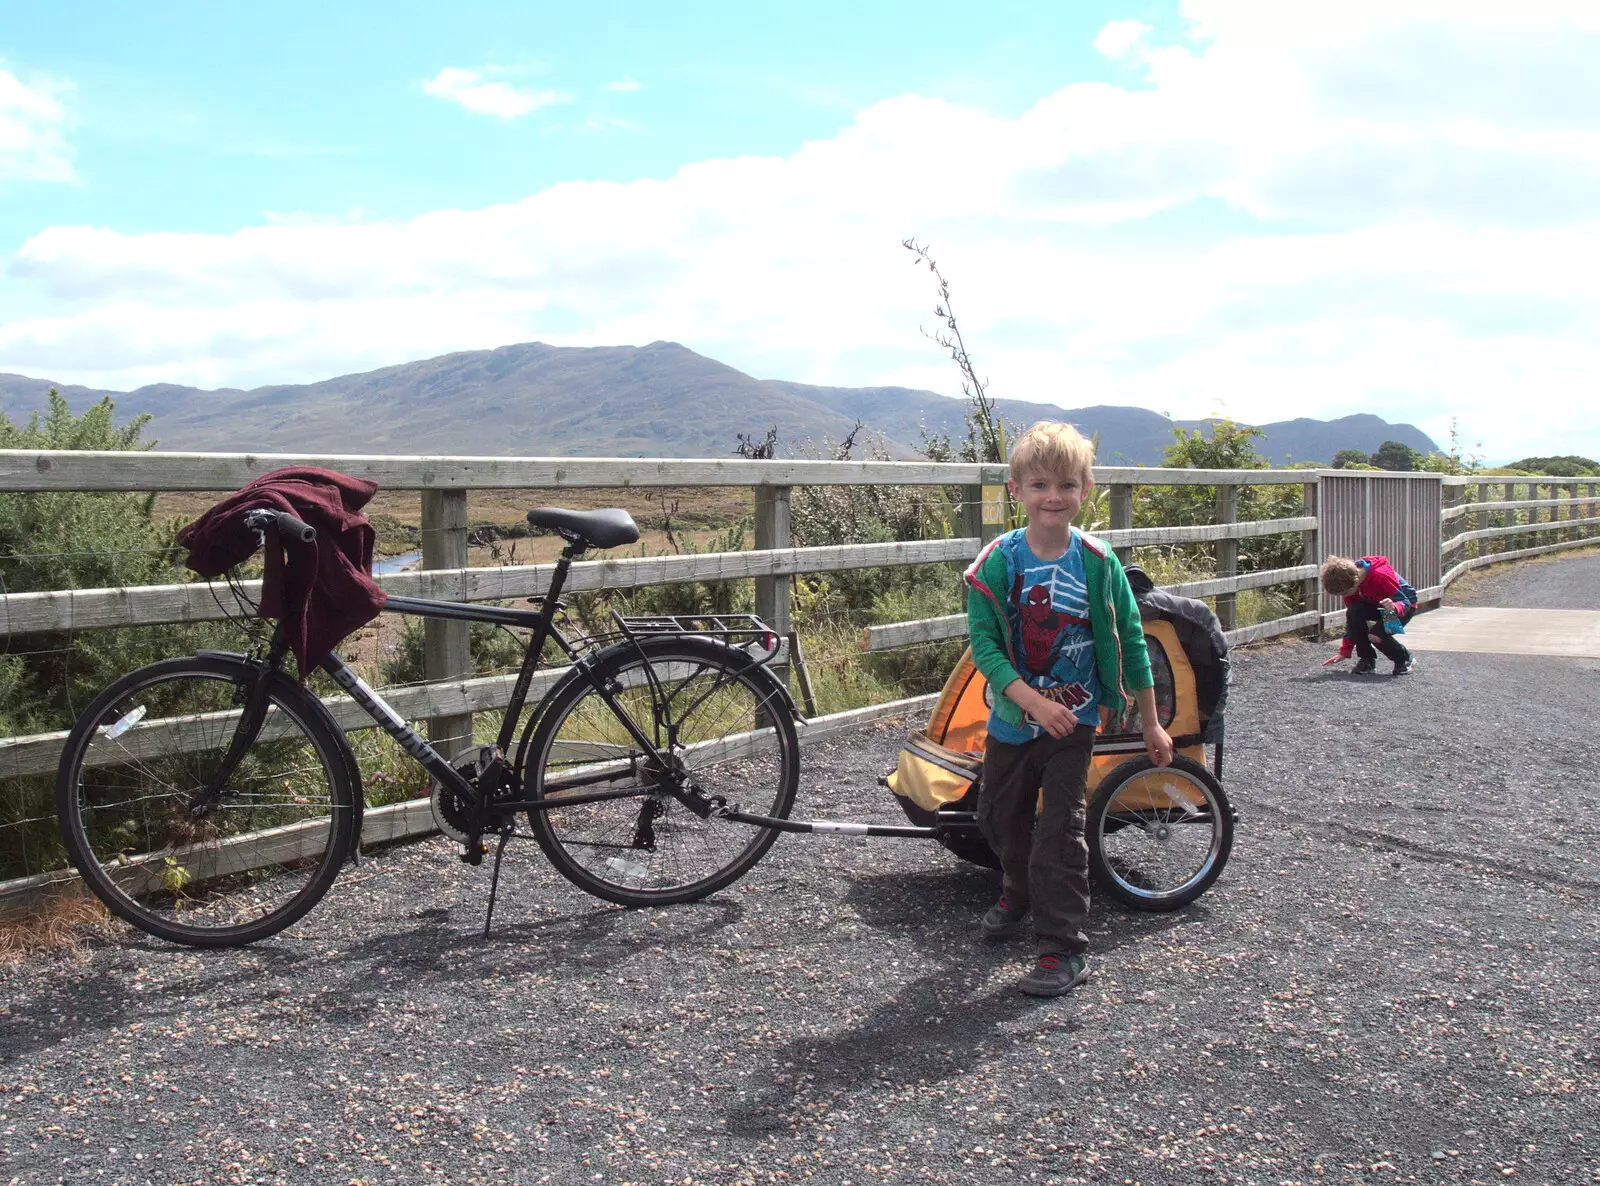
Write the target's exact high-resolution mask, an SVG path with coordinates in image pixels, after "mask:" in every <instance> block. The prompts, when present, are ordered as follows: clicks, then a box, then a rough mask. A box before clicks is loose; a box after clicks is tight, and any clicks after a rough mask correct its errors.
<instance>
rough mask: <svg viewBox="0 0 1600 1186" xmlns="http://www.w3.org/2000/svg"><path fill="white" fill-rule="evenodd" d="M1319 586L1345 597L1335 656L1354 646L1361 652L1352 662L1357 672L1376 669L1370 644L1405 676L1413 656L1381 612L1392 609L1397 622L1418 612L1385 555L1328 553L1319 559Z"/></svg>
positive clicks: (1413, 598)
mask: <svg viewBox="0 0 1600 1186" xmlns="http://www.w3.org/2000/svg"><path fill="white" fill-rule="evenodd" d="M1322 588H1323V589H1324V590H1325V591H1326V592H1328V593H1332V594H1333V595H1334V596H1336V597H1343V598H1344V607H1345V608H1344V622H1345V626H1344V641H1343V642H1342V643H1341V644H1340V645H1339V656H1338V657H1339V658H1340V659H1343V658H1347V657H1348V656H1349V654H1350V649H1351V648H1352V647H1354V649H1355V652H1356V654H1357V655H1359V656H1360V658H1359V659H1358V660H1357V662H1356V666H1355V673H1356V674H1357V675H1371V674H1372V672H1373V671H1374V670H1376V668H1377V666H1378V656H1377V654H1376V653H1375V651H1374V649H1373V644H1374V643H1376V644H1377V650H1380V651H1382V652H1383V653H1384V655H1385V657H1387V658H1388V659H1391V660H1392V661H1393V662H1394V674H1395V675H1408V674H1409V673H1410V672H1412V671H1414V670H1415V669H1416V660H1414V659H1413V658H1412V657H1411V652H1410V651H1409V650H1407V649H1406V645H1405V643H1403V642H1401V641H1400V639H1399V638H1397V637H1396V636H1395V635H1394V634H1391V633H1390V632H1389V631H1388V630H1386V629H1384V624H1383V618H1384V611H1385V610H1387V611H1389V612H1390V613H1393V614H1394V615H1395V616H1396V617H1397V618H1398V619H1399V621H1400V623H1401V625H1402V626H1403V625H1404V624H1405V623H1406V622H1407V621H1409V620H1410V618H1411V615H1412V614H1414V613H1416V610H1417V602H1416V594H1415V592H1414V591H1412V589H1411V586H1410V585H1408V584H1406V583H1405V581H1403V580H1401V579H1400V574H1399V573H1397V572H1395V570H1394V566H1393V565H1392V564H1390V563H1389V558H1388V557H1387V556H1363V557H1361V558H1360V559H1359V560H1351V559H1349V558H1348V557H1345V556H1329V557H1328V558H1327V559H1326V560H1324V561H1323V562H1322ZM1335 661H1336V660H1330V662H1335Z"/></svg>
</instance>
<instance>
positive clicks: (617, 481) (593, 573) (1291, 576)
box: [0, 450, 1600, 903]
mask: <svg viewBox="0 0 1600 1186" xmlns="http://www.w3.org/2000/svg"><path fill="white" fill-rule="evenodd" d="M286 465H314V466H321V467H325V468H329V469H336V470H340V471H342V472H344V473H348V474H353V475H356V476H359V477H364V478H370V479H372V480H374V481H376V482H377V483H378V484H379V485H380V486H381V487H383V488H385V489H388V490H414V491H417V492H418V493H419V496H420V499H421V521H422V570H421V571H417V572H406V573H397V574H391V575H385V576H381V577H379V578H377V579H378V583H379V584H380V585H382V586H383V587H384V588H385V589H386V590H387V591H389V592H391V593H394V594H401V595H407V596H419V597H434V598H446V599H452V600H463V601H498V600H507V599H517V598H529V597H536V596H538V595H539V594H541V593H543V592H544V590H545V589H546V588H547V587H548V584H549V580H550V576H551V573H552V571H553V567H554V566H553V565H549V564H536V565H521V566H511V567H497V568H471V567H468V566H467V554H468V552H467V545H468V516H467V495H468V492H469V491H471V490H518V489H526V490H539V491H541V492H550V491H560V490H563V489H576V488H612V489H627V490H632V489H639V488H666V487H711V486H717V487H748V488H749V489H750V490H751V492H752V501H753V514H754V522H755V548H754V550H751V551H742V552H722V553H708V554H700V555H680V556H660V557H642V558H627V559H602V560H593V561H583V562H579V563H577V564H575V565H574V566H573V569H572V573H571V577H570V582H569V585H568V588H569V589H571V590H573V591H575V592H576V591H584V590H600V589H635V588H639V587H643V586H648V585H663V584H674V583H682V582H692V581H721V580H735V579H745V578H750V579H753V580H754V582H755V589H756V609H757V612H758V613H759V614H760V615H761V616H762V617H763V618H765V619H766V620H767V621H768V622H769V623H770V624H771V625H772V626H773V627H775V628H776V630H777V631H778V632H779V633H780V634H785V635H787V634H788V633H789V632H790V630H791V625H792V623H791V620H790V594H791V584H792V581H793V578H794V577H795V576H797V575H800V574H811V573H827V572H839V571H845V570H849V569H863V568H879V567H889V566H899V565H919V564H937V563H949V562H965V561H967V560H970V559H971V558H972V557H973V556H974V555H975V554H976V553H977V550H978V549H979V548H980V547H981V546H982V544H983V543H984V542H985V541H986V540H988V539H991V538H993V537H994V535H996V534H997V533H998V532H999V531H1000V530H1001V529H1002V527H1001V518H1002V510H1001V506H1002V500H1001V493H1002V490H1003V484H1004V480H1005V476H1006V475H1005V470H1004V468H1003V467H997V466H983V465H972V464H940V463H933V462H830V461H747V460H734V459H730V460H703V461H699V460H653V459H616V458H506V457H392V456H370V457H348V456H318V455H310V456H306V455H261V454H255V455H251V454H212V453H125V452H109V453H95V452H76V451H65V452H38V451H21V450H0V492H48V491H155V492H178V491H215V492H225V491H231V490H234V489H237V488H238V487H240V486H242V485H244V484H245V483H246V482H249V481H250V480H252V479H254V478H256V477H259V476H261V475H262V474H264V473H266V472H268V471H270V470H273V469H277V468H279V467H281V466H286ZM1095 479H1096V482H1097V484H1098V485H1100V486H1102V487H1105V488H1107V490H1108V500H1107V501H1108V505H1109V511H1110V525H1109V528H1108V529H1106V530H1101V531H1099V532H1097V534H1098V536H1099V537H1100V538H1101V539H1103V540H1104V541H1105V542H1106V543H1107V544H1108V545H1109V546H1111V547H1112V548H1114V549H1115V550H1116V551H1117V553H1118V554H1119V555H1121V556H1122V557H1123V558H1124V559H1126V558H1127V557H1128V556H1129V555H1130V554H1131V552H1132V549H1134V548H1136V547H1141V546H1149V545H1159V544H1196V543H1213V544H1215V545H1216V559H1217V563H1216V575H1215V576H1214V577H1210V578H1207V579H1205V580H1200V581H1193V582H1188V583H1186V584H1182V585H1175V586H1170V588H1171V589H1172V591H1173V592H1176V593H1181V594H1185V595H1188V596H1192V597H1207V598H1214V599H1215V605H1216V610H1217V614H1218V617H1219V618H1220V619H1221V621H1222V625H1223V627H1224V630H1225V631H1226V633H1227V634H1228V637H1229V639H1230V641H1231V642H1233V643H1236V644H1237V643H1243V642H1248V641H1251V640H1253V639H1259V638H1264V637H1269V636H1272V635H1277V634H1283V633H1288V632H1291V631H1297V630H1306V629H1310V630H1313V631H1317V630H1320V629H1322V628H1323V627H1324V626H1328V625H1333V624H1334V621H1335V619H1336V618H1337V617H1338V615H1337V614H1336V613H1333V612H1329V611H1330V607H1328V606H1327V605H1325V604H1323V603H1322V602H1321V601H1320V600H1319V594H1318V591H1317V584H1316V577H1317V566H1318V561H1319V560H1320V558H1321V556H1322V554H1323V552H1324V551H1325V550H1330V549H1329V543H1330V541H1335V542H1337V544H1338V546H1339V547H1340V548H1343V549H1347V550H1348V551H1350V552H1354V553H1357V554H1360V553H1362V552H1366V551H1374V550H1384V549H1383V548H1379V547H1375V546H1374V545H1375V544H1384V545H1386V546H1387V547H1388V549H1389V551H1390V553H1391V554H1393V555H1395V556H1396V558H1397V559H1399V558H1402V557H1403V558H1405V559H1404V560H1403V561H1402V571H1408V569H1407V568H1406V565H1409V566H1410V567H1409V572H1410V573H1419V574H1425V576H1424V579H1425V580H1427V581H1428V582H1429V583H1428V585H1427V586H1426V587H1423V584H1422V583H1421V581H1419V580H1418V579H1417V578H1416V577H1413V581H1414V583H1417V584H1418V586H1419V588H1421V589H1422V591H1423V593H1424V597H1425V599H1426V600H1437V598H1438V597H1439V595H1440V594H1441V593H1442V591H1443V588H1444V586H1445V585H1447V584H1448V583H1449V582H1450V581H1451V580H1453V579H1455V577H1457V576H1459V575H1461V574H1462V573H1463V572H1465V571H1468V570H1469V569H1471V568H1474V567H1477V566H1479V565H1481V564H1487V563H1492V562H1494V561H1496V560H1500V559H1515V558H1518V557H1521V556H1525V555H1535V554H1539V553H1543V552H1548V551H1553V550H1555V549H1558V548H1563V547H1573V546H1579V545H1581V544H1582V543H1583V542H1584V540H1585V539H1590V538H1592V537H1593V536H1594V535H1595V528H1596V526H1597V525H1600V518H1597V517H1595V516H1596V510H1597V507H1596V489H1597V484H1596V483H1594V482H1589V483H1586V484H1585V483H1579V482H1571V481H1569V480H1566V479H1551V478H1534V479H1529V478H1518V479H1515V480H1502V479H1489V480H1484V479H1481V478H1477V477H1472V478H1459V479H1458V478H1449V477H1446V478H1442V479H1441V478H1440V477H1439V476H1438V475H1431V474H1430V475H1392V474H1362V475H1361V476H1360V478H1359V479H1355V480H1352V479H1353V475H1351V474H1350V473H1348V472H1346V471H1316V470H1185V469H1152V468H1132V467H1127V468H1118V467H1097V468H1096V470H1095ZM860 484H880V485H893V486H941V487H955V488H958V489H959V490H960V492H961V493H960V497H959V499H958V500H957V504H956V505H957V506H958V507H959V526H958V529H957V530H956V532H955V534H954V536H953V537H951V538H946V539H931V540H906V541H896V542H889V543H874V544H850V545H845V546H839V547H796V546H794V541H793V534H792V526H791V514H790V506H791V497H792V493H793V491H794V489H795V488H796V487H801V486H839V485H860ZM1396 484H1398V487H1399V488H1400V489H1402V491H1403V495H1402V496H1401V497H1399V498H1398V500H1396V498H1395V497H1394V496H1393V493H1392V490H1390V489H1389V488H1390V487H1392V486H1395V485H1396ZM1286 485H1287V486H1295V487H1298V488H1299V490H1300V493H1301V496H1302V502H1303V506H1304V508H1305V512H1306V513H1304V514H1301V515H1297V516H1293V517H1288V518H1279V519H1271V520H1254V521H1251V520H1246V521H1238V520H1237V516H1236V509H1237V507H1238V493H1239V490H1240V489H1241V487H1244V486H1286ZM1580 485H1586V487H1587V498H1582V499H1580V495H1579V487H1580ZM1138 486H1188V487H1211V488H1213V491H1214V493H1213V495H1212V507H1213V512H1214V513H1213V515H1212V519H1213V522H1211V523H1209V524H1199V525H1193V526H1151V527H1140V528H1135V527H1133V525H1132V522H1133V505H1134V499H1133V492H1134V489H1135V488H1136V487H1138ZM1518 486H1522V487H1525V488H1527V489H1528V490H1529V492H1530V493H1529V497H1528V498H1525V499H1520V500H1519V499H1517V498H1516V497H1515V488H1516V487H1518ZM1502 488H1503V491H1504V494H1505V497H1504V499H1501V500H1499V501H1490V498H1489V496H1490V494H1491V493H1493V492H1495V491H1497V490H1501V489H1502ZM1540 489H1542V490H1545V491H1547V492H1549V494H1550V496H1549V497H1546V498H1537V497H1534V494H1533V492H1534V491H1536V490H1540ZM1358 490H1359V491H1360V492H1361V493H1360V498H1361V499H1362V500H1364V502H1363V505H1364V506H1365V508H1366V511H1365V514H1364V516H1358V515H1357V514H1356V513H1355V510H1354V507H1355V505H1356V498H1357V495H1356V493H1354V492H1356V491H1358ZM1558 491H1559V492H1560V493H1559V496H1558V494H1557V492H1558ZM1374 492H1376V496H1375V495H1374ZM1474 493H1475V494H1476V496H1477V498H1476V501H1475V502H1471V503H1469V502H1466V501H1464V497H1466V496H1470V495H1472V494H1474ZM1374 497H1376V504H1375V503H1374ZM1374 505H1377V507H1378V514H1377V516H1376V518H1374V515H1373V513H1372V508H1373V506H1374ZM1319 507H1320V508H1322V511H1321V514H1320V515H1319V513H1318V508H1319ZM1546 512H1547V513H1548V517H1547V518H1545V519H1543V520H1541V519H1540V518H1539V517H1538V516H1539V515H1540V514H1541V513H1546ZM1468 515H1475V516H1476V520H1475V526H1474V529H1473V530H1467V531H1462V532H1456V533H1455V534H1453V535H1447V534H1446V532H1448V531H1449V530H1450V529H1451V528H1452V527H1453V526H1454V525H1456V524H1457V523H1458V522H1459V521H1460V520H1462V518H1463V517H1464V516H1468ZM1519 516H1522V517H1523V520H1522V521H1521V522H1518V517H1519ZM1491 517H1493V518H1494V519H1495V520H1496V522H1497V523H1498V525H1491V523H1490V519H1491ZM1552 524H1559V526H1552ZM1394 531H1400V532H1401V533H1402V534H1403V541H1404V547H1398V546H1395V545H1394V543H1393V542H1391V541H1392V539H1393V532H1394ZM1386 532H1388V533H1390V534H1385V533H1386ZM1291 533H1292V534H1298V535H1299V536H1300V537H1301V546H1300V557H1301V563H1300V564H1298V565H1295V566H1292V567H1284V568H1277V569H1272V570H1270V571H1264V572H1261V571H1258V572H1248V573H1240V572H1238V571H1237V568H1238V545H1239V541H1240V540H1245V539H1251V538H1255V537H1260V536H1265V535H1278V534H1291ZM1528 533H1532V534H1533V535H1534V536H1535V540H1534V544H1533V546H1531V547H1525V548H1520V549H1516V550H1511V551H1500V552H1493V551H1490V547H1491V545H1494V546H1504V545H1505V543H1506V541H1508V540H1509V539H1511V538H1512V537H1515V536H1518V535H1525V534H1528ZM1545 537H1549V538H1545ZM1423 541H1426V543H1425V544H1424V542H1423ZM1419 549H1420V551H1419ZM1469 553H1471V554H1470V555H1469ZM1447 563H1448V564H1449V567H1448V568H1445V567H1444V565H1446V564H1447ZM1435 576H1436V577H1437V583H1433V581H1434V579H1435ZM1285 584H1289V585H1293V586H1295V587H1297V589H1298V601H1299V608H1298V610H1297V611H1296V612H1294V613H1291V614H1288V615H1286V616H1283V617H1280V618H1277V619H1274V620H1272V621H1266V622H1258V623H1253V624H1251V625H1248V626H1244V627H1239V626H1238V625H1237V622H1236V608H1235V599H1236V597H1237V595H1238V594H1239V593H1240V592H1242V591H1244V590H1247V589H1254V588H1261V587H1265V586H1270V585H1285ZM258 588H259V587H258V586H252V585H250V584H246V585H245V586H244V587H243V589H242V590H241V591H242V592H243V593H244V594H245V595H246V596H248V597H254V596H255V595H256V594H257V592H258ZM242 609H243V607H242V606H240V605H239V604H238V603H237V602H236V601H235V599H234V596H233V594H232V593H231V592H230V591H229V590H228V588H227V587H226V586H224V585H213V584H207V583H188V584H174V585H160V586H145V587H133V588H105V589H64V590H51V591H45V592H32V593H8V594H0V645H4V644H5V643H9V640H10V638H11V637H13V636H23V635H31V634H41V633H57V634H59V633H73V632H77V631H83V630H95V629H102V628H107V627H123V626H138V625H153V624H158V623H172V622H200V621H208V620H217V619H221V618H223V617H226V616H229V615H230V614H237V613H239V612H241V610H242ZM964 633H965V618H964V616H963V615H959V614H957V615H949V616H946V617H941V618H933V619H925V620H921V621H915V622H903V623H897V624H893V625H885V626H878V627H873V628H871V629H869V630H868V631H867V632H866V638H865V640H864V644H863V645H864V649H866V650H869V651H879V650H883V649H886V648H890V647H898V646H905V645H908V644H914V643H920V642H926V641H931V640H935V639H941V638H954V637H958V636H960V635H962V634H964ZM424 666H425V672H426V675H427V677H428V680H429V682H428V683H427V684H425V685H422V686H416V687H408V688H404V689H397V690H396V691H395V692H394V694H393V695H392V696H390V695H389V694H388V693H386V698H389V699H391V702H392V703H393V704H394V705H395V707H396V708H397V709H398V710H399V711H400V712H401V713H402V714H404V715H406V716H407V717H409V718H412V719H416V718H425V719H427V721H428V727H429V731H430V735H431V736H433V737H435V738H450V737H470V734H471V714H472V713H474V712H483V711H490V710H494V709H497V708H501V707H504V705H505V704H506V703H507V701H508V699H509V695H510V690H511V685H512V682H513V677H511V676H486V677H473V676H472V675H471V674H470V667H469V665H468V648H467V626H466V624H465V623H456V622H439V621H429V622H427V635H426V646H425V664H424ZM932 699H933V697H931V696H923V697H913V698H910V699H907V700H900V701H895V702H893V703H890V704H884V705H874V706H868V707H867V708H864V709H858V710H853V711H851V712H848V713H839V714H833V715H832V716H828V717H822V718H817V719H814V720H813V721H812V722H811V724H810V726H809V727H808V728H806V729H804V730H802V737H803V739H805V738H809V739H814V738H817V737H820V736H823V735H825V734H827V733H829V732H832V731H834V730H835V729H837V728H841V727H845V726H847V725H851V724H854V723H857V722H858V721H860V720H862V719H867V718H870V717H872V716H881V715H889V714H893V713H900V712H905V711H910V710H914V709H916V708H918V707H921V706H923V705H926V704H927V703H929V702H930V701H931V700H932ZM328 703H329V706H330V708H331V709H332V711H333V713H334V715H335V718H336V719H337V720H339V721H340V723H341V724H342V725H343V726H344V727H346V728H347V729H357V728H369V727H371V722H370V720H369V719H368V718H367V717H366V716H365V715H364V714H362V713H360V711H359V710H358V709H356V708H355V706H354V705H353V704H351V703H349V702H348V701H347V700H345V699H343V698H338V697H334V698H330V699H329V701H328ZM64 737H65V734H64V733H48V734H36V735H31V736H25V737H10V738H0V778H23V777H29V776H38V775H41V774H46V773H48V772H49V771H51V770H53V769H54V765H55V762H56V758H57V755H58V754H59V752H60V748H61V744H62V741H63V739H64ZM400 806H401V807H402V808H405V806H406V805H400ZM407 810H409V811H410V815H411V816H415V815H417V813H416V811H415V809H414V808H408V809H407ZM423 815H425V812H424V813H423ZM418 823H419V825H421V824H424V823H425V821H424V820H419V821H418ZM369 824H370V825H371V826H372V827H374V828H385V829H392V828H393V827H394V826H395V825H394V823H393V821H391V822H390V823H387V824H386V823H384V822H383V819H382V818H381V817H379V818H377V819H373V818H372V817H371V816H369ZM402 830H404V829H402ZM46 877H48V875H46ZM25 880H26V881H28V882H29V883H34V884H36V883H38V882H39V880H40V878H38V877H35V878H28V879H25ZM11 888H12V890H20V889H22V888H25V887H23V886H22V885H21V884H20V883H16V884H13V885H12V886H11ZM11 896H14V895H11ZM7 897H8V894H7V887H6V886H0V903H3V901H4V900H5V899H6V898H7Z"/></svg>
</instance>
